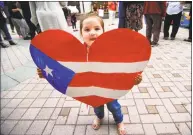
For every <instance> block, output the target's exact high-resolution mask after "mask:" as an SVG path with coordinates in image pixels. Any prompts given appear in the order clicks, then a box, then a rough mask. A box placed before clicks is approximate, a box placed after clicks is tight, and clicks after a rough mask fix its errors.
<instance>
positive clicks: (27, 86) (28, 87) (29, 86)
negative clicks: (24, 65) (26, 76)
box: [23, 83, 36, 91]
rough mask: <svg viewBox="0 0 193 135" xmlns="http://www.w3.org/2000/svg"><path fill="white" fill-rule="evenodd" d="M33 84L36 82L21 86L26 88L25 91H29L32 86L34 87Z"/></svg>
mask: <svg viewBox="0 0 193 135" xmlns="http://www.w3.org/2000/svg"><path fill="white" fill-rule="evenodd" d="M35 85H36V84H34V83H33V84H27V85H26V86H25V87H24V88H23V90H27V91H29V90H32V89H33V88H34V87H35Z"/></svg>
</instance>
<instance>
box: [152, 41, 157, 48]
mask: <svg viewBox="0 0 193 135" xmlns="http://www.w3.org/2000/svg"><path fill="white" fill-rule="evenodd" d="M158 45H159V44H158V43H156V42H154V41H152V42H151V46H152V47H154V46H158Z"/></svg>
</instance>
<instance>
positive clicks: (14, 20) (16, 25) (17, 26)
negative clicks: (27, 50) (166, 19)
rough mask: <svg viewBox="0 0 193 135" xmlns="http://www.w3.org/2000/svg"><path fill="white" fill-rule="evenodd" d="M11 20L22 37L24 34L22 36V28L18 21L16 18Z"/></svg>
mask: <svg viewBox="0 0 193 135" xmlns="http://www.w3.org/2000/svg"><path fill="white" fill-rule="evenodd" d="M11 20H12V22H13V25H14V26H15V29H16V31H17V34H18V35H19V36H21V35H22V34H21V31H20V27H19V25H18V24H17V22H16V19H15V18H11Z"/></svg>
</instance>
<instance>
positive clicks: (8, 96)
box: [3, 91, 19, 98]
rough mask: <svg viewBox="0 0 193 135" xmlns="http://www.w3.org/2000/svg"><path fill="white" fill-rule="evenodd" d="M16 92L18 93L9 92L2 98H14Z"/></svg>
mask: <svg viewBox="0 0 193 135" xmlns="http://www.w3.org/2000/svg"><path fill="white" fill-rule="evenodd" d="M18 92H19V91H9V93H8V94H7V95H6V96H4V97H3V98H14V97H15V95H17V93H18Z"/></svg>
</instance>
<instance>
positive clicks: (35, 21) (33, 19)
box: [29, 1, 38, 26]
mask: <svg viewBox="0 0 193 135" xmlns="http://www.w3.org/2000/svg"><path fill="white" fill-rule="evenodd" d="M29 7H30V11H31V22H32V23H33V24H34V25H35V26H37V24H38V19H37V15H36V3H35V2H34V1H32V2H31V1H30V2H29Z"/></svg>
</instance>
